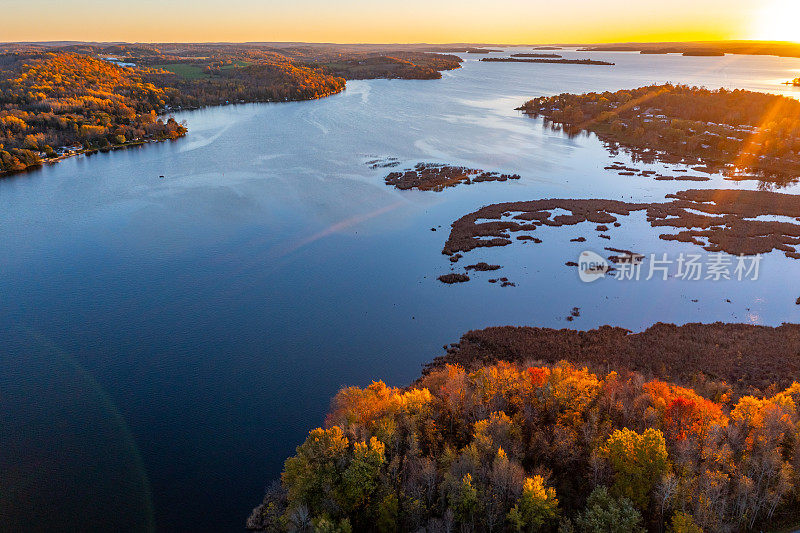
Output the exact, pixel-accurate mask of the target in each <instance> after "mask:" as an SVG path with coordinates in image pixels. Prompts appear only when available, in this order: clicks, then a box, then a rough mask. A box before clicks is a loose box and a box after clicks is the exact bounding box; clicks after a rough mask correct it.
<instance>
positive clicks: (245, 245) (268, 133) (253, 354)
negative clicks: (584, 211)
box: [0, 50, 800, 531]
mask: <svg viewBox="0 0 800 533" xmlns="http://www.w3.org/2000/svg"><path fill="white" fill-rule="evenodd" d="M517 51H524V50H517ZM564 55H565V56H567V57H585V56H586V55H587V54H585V53H577V52H565V54H564ZM591 56H592V57H593V58H597V59H608V60H610V61H614V62H616V63H617V64H616V66H615V67H603V66H583V65H540V64H526V63H520V64H511V63H480V62H479V61H477V59H476V58H475V56H469V55H467V56H465V58H466V61H465V63H464V67H463V68H462V69H459V70H456V71H452V72H446V73H444V78H443V79H442V80H439V81H404V80H374V81H353V82H349V83H348V88H347V90H346V91H345V92H344V93H342V94H339V95H335V96H332V97H329V98H325V99H323V100H318V101H313V102H296V103H285V104H258V105H255V104H254V105H238V106H228V107H219V108H209V109H204V110H199V111H193V112H186V113H181V114H180V115H179V116H178V117H177V118H178V119H180V120H186V121H187V123H188V126H189V131H190V133H189V135H188V136H187V137H186V138H185V139H181V140H178V141H175V142H169V143H163V144H158V145H149V146H145V147H142V148H138V149H130V150H126V151H117V152H113V153H109V154H98V155H95V156H91V157H79V158H73V159H69V160H66V161H64V162H62V163H59V164H57V165H55V166H50V167H46V168H44V169H42V170H40V171H37V172H33V173H29V174H24V175H19V176H14V177H10V178H6V179H3V180H0V228H2V235H3V237H2V239H0V298H2V305H1V306H0V321H1V322H0V323H2V324H3V327H2V329H1V330H0V343H2V344H1V346H2V348H1V349H0V395H2V402H0V427H1V428H2V430H0V467H1V468H2V475H0V513H1V514H2V516H3V517H4V518H3V520H4V522H5V523H4V528H5V529H9V530H13V529H19V528H20V527H22V526H25V527H26V528H27V529H40V530H41V529H46V528H48V527H55V528H57V529H62V528H68V527H69V526H72V525H75V528H76V529H82V530H104V529H105V530H110V529H114V530H120V531H124V530H144V529H151V528H156V529H158V530H162V531H177V530H193V531H224V530H238V529H241V528H242V526H243V523H244V520H245V518H246V516H247V515H248V513H249V511H250V509H251V508H252V507H253V506H254V505H255V504H257V503H258V502H259V500H260V498H261V495H262V493H263V489H264V487H265V486H266V484H267V483H268V482H269V480H270V479H273V478H275V477H276V476H277V475H278V474H279V472H280V469H281V466H282V461H283V460H284V458H285V457H286V456H288V455H289V454H291V453H292V451H293V450H294V447H295V446H296V445H297V444H299V443H300V442H301V441H302V440H303V438H304V435H305V434H306V433H307V431H308V430H309V429H310V428H312V427H315V426H318V425H320V424H321V423H322V422H323V417H324V413H325V411H326V409H327V405H328V402H329V399H330V397H331V396H332V395H333V394H334V393H335V391H336V390H337V389H338V388H339V387H340V386H342V385H350V384H357V385H365V384H368V383H369V382H370V380H372V379H379V378H382V379H384V380H386V381H387V382H388V383H390V384H392V385H404V384H407V383H409V382H410V381H411V380H413V379H414V378H415V377H416V376H418V374H419V371H420V366H421V365H422V364H423V363H424V362H426V361H429V360H430V359H432V358H433V357H434V356H436V355H439V354H440V353H441V352H442V345H443V344H446V343H449V342H454V341H456V340H457V339H458V337H459V336H460V335H461V334H462V333H464V332H465V331H467V330H469V329H473V328H482V327H486V326H491V325H505V324H518V325H539V326H550V327H567V326H570V327H577V328H591V327H595V326H598V325H602V324H613V325H619V326H623V327H626V328H629V329H632V330H637V331H638V330H641V329H643V328H646V327H648V326H649V325H651V324H652V323H654V322H656V321H666V322H676V323H685V322H692V321H702V322H712V321H716V320H721V321H744V322H752V323H758V324H769V325H777V324H780V323H781V322H784V321H797V320H798V319H800V313H798V306H796V305H795V299H796V298H797V297H798V296H800V292H797V293H796V292H792V291H791V290H789V291H787V288H790V287H793V286H794V283H793V282H794V280H795V279H796V273H797V269H798V266H800V263H798V262H796V261H793V260H789V259H787V258H785V257H784V256H783V254H782V253H772V254H769V255H768V256H767V257H766V258H765V259H764V261H763V262H762V265H761V276H760V279H759V280H758V281H757V282H736V281H731V282H681V281H678V280H674V279H671V280H669V281H667V282H662V281H651V282H638V283H623V282H615V281H613V280H602V281H600V282H598V283H594V284H590V285H587V284H582V283H581V282H580V281H579V280H578V277H577V274H576V272H575V270H574V269H570V268H568V267H566V266H564V262H565V261H568V260H575V258H577V255H578V253H579V252H580V251H582V250H585V249H589V250H599V251H602V249H603V247H604V246H616V247H619V248H627V249H633V250H635V251H638V252H642V253H650V252H659V253H661V252H665V253H669V254H670V255H677V254H678V253H680V252H690V251H691V252H696V251H697V248H695V247H693V246H691V245H688V244H681V243H667V242H664V241H661V240H659V239H658V233H659V232H658V231H657V230H655V229H653V228H651V227H650V226H649V224H647V222H646V221H645V220H644V214H643V213H635V214H633V215H631V217H629V218H627V219H626V220H625V223H624V224H623V226H622V227H621V228H617V229H614V230H613V231H612V232H611V234H612V236H613V240H612V241H610V242H609V241H603V240H601V239H598V238H597V237H596V232H594V230H593V227H594V225H593V224H586V225H579V226H572V227H567V228H544V229H542V230H541V232H540V233H539V234H538V236H539V237H541V238H542V239H543V240H544V242H543V243H542V244H539V245H521V244H515V245H513V246H508V247H505V248H494V249H490V250H478V251H474V252H471V253H470V254H468V255H467V257H466V258H465V259H463V260H462V263H460V264H461V265H463V264H468V263H473V262H476V261H480V260H486V261H488V262H491V263H500V264H502V265H504V269H503V270H502V271H501V272H502V275H503V276H507V277H508V278H510V279H511V280H512V281H514V282H516V283H517V287H514V288H501V287H499V286H497V285H493V284H490V283H488V282H487V281H486V280H487V279H488V278H489V277H495V276H496V275H498V274H499V273H478V274H475V275H474V276H473V278H474V279H473V280H472V281H471V282H469V283H466V284H462V285H455V286H446V285H443V284H441V283H439V282H438V281H436V276H438V275H440V274H443V273H446V272H449V270H450V263H449V261H447V258H446V257H444V256H442V255H441V253H440V252H441V248H442V245H443V243H444V241H445V240H446V238H447V234H448V231H447V229H448V227H449V225H450V223H451V222H452V221H453V220H455V219H456V218H458V217H460V216H462V215H464V214H466V213H468V212H471V211H474V210H475V209H477V208H479V207H481V206H482V205H485V204H488V203H494V202H501V201H513V200H533V199H538V198H547V197H556V198H592V197H598V198H613V199H623V200H628V201H648V202H650V201H660V200H663V198H664V195H665V194H667V193H669V192H674V191H676V190H682V189H688V188H697V187H725V188H755V187H757V186H758V184H757V183H755V182H742V183H732V182H728V181H724V180H722V179H721V178H720V177H718V176H717V177H715V178H714V180H712V181H711V182H705V183H682V182H657V181H654V180H652V179H647V178H642V177H628V176H619V175H618V174H617V173H616V172H614V171H607V170H603V167H604V166H606V165H607V164H608V163H609V162H610V161H611V159H610V158H609V156H608V154H607V152H606V151H605V149H604V148H603V146H602V145H601V144H600V143H599V142H598V141H597V140H596V139H595V138H594V137H592V136H585V135H583V136H579V137H575V138H568V137H565V136H564V135H562V134H561V133H559V132H556V131H551V130H549V129H547V128H544V127H543V125H542V123H541V121H539V120H534V119H530V118H527V117H524V116H522V115H520V114H519V112H517V111H515V110H514V108H515V107H517V106H519V105H520V104H522V103H523V102H524V101H525V100H527V99H529V98H531V97H534V96H540V95H550V94H556V93H560V92H583V91H594V90H617V89H621V88H633V87H638V86H640V85H644V84H649V83H662V82H667V81H671V82H684V83H690V84H699V85H705V86H707V87H710V88H716V87H727V88H736V87H739V88H747V89H754V90H762V91H771V92H783V93H785V94H790V95H793V96H798V95H800V91H797V90H796V89H792V88H789V87H786V86H783V85H780V82H781V81H784V80H787V79H791V78H794V77H796V76H797V72H798V71H800V60H798V59H779V58H773V57H745V56H742V57H737V56H727V57H724V58H684V57H681V56H677V55H669V56H653V55H639V54H636V53H593V54H591ZM376 157H398V158H400V159H401V160H402V161H403V163H404V164H408V165H412V164H414V163H416V162H419V161H432V162H441V163H453V164H462V165H467V166H470V167H475V168H484V169H487V170H497V171H502V172H514V173H518V174H520V175H521V176H522V179H521V180H519V181H514V182H505V183H483V184H478V185H473V186H469V187H457V188H453V189H448V190H446V191H445V192H442V193H435V192H419V191H407V192H400V191H396V190H394V189H391V188H388V187H386V186H385V185H384V184H383V176H384V174H385V172H386V170H381V169H377V170H372V169H370V168H369V167H368V166H367V165H365V164H364V163H365V162H366V161H368V160H370V159H374V158H376ZM622 160H625V161H627V159H624V158H623V159H622ZM161 175H163V176H165V177H164V178H163V179H162V178H159V176H161ZM786 191H787V192H797V188H796V187H789V188H788V189H786ZM430 228H437V231H431V230H430ZM537 231H539V230H537ZM578 235H586V236H587V237H588V238H589V240H588V241H587V242H585V243H581V244H576V243H571V242H569V239H570V238H573V237H575V236H578ZM728 299H729V300H730V302H728V301H726V300H728ZM576 306H577V307H580V308H581V317H580V318H578V319H576V320H575V321H574V322H567V321H566V320H565V317H566V316H567V315H568V314H569V312H570V310H571V309H572V307H576ZM78 524H79V525H80V526H81V527H80V528H78V527H77V525H78Z"/></svg>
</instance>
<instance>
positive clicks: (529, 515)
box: [508, 476, 558, 531]
mask: <svg viewBox="0 0 800 533" xmlns="http://www.w3.org/2000/svg"><path fill="white" fill-rule="evenodd" d="M557 516H558V499H557V498H556V490H555V489H554V488H552V487H545V485H544V479H543V478H542V476H534V477H529V478H527V479H526V480H525V486H524V487H523V489H522V495H521V496H520V498H519V500H518V501H517V503H516V505H514V507H513V508H512V509H511V511H509V513H508V521H509V523H510V524H511V527H512V528H514V530H515V531H539V530H541V529H542V527H543V526H545V525H546V524H548V523H550V522H553V521H554V520H555V519H556V518H557Z"/></svg>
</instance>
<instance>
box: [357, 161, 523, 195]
mask: <svg viewBox="0 0 800 533" xmlns="http://www.w3.org/2000/svg"><path fill="white" fill-rule="evenodd" d="M370 163H371V165H370V166H372V168H381V167H380V166H375V165H376V163H375V162H369V163H368V164H370ZM392 163H394V162H393V161H391V162H389V163H388V164H389V165H392ZM518 179H520V176H519V175H518V174H501V173H499V172H489V171H486V170H481V169H475V168H467V167H458V166H452V165H442V164H438V163H417V164H416V165H415V166H414V168H412V169H408V170H404V171H402V172H392V173H390V174H389V175H387V176H386V178H385V181H386V185H391V186H394V187H396V188H398V189H400V190H404V191H405V190H409V189H419V190H421V191H437V192H439V191H442V190H444V189H445V188H447V187H455V186H456V185H460V184H463V185H472V184H473V183H481V182H484V181H507V180H518Z"/></svg>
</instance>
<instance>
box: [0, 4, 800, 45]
mask: <svg viewBox="0 0 800 533" xmlns="http://www.w3.org/2000/svg"><path fill="white" fill-rule="evenodd" d="M10 3H11V5H10V6H9V7H6V8H4V12H5V13H6V14H8V13H11V16H10V17H8V18H7V20H9V21H10V20H13V24H7V25H6V26H7V27H4V28H3V29H2V30H0V41H6V42H13V41H95V42H164V43H166V42H335V43H421V42H424V43H432V44H438V43H496V44H509V45H514V44H537V43H538V44H541V43H609V42H665V41H674V42H677V41H720V40H749V39H757V40H774V41H795V42H800V25H798V24H797V22H796V21H797V20H800V1H798V0H760V1H759V0H673V1H671V2H663V1H661V0H658V1H655V0H653V1H643V0H640V1H639V2H638V3H636V4H632V3H631V2H630V1H629V0H605V1H603V2H598V1H596V0H591V1H590V0H564V1H563V2H560V3H554V2H551V1H543V0H505V1H502V2H495V3H489V4H487V3H486V2H485V1H477V0H460V1H456V0H439V1H437V2H430V1H423V0H404V1H403V2H399V1H397V0H383V1H381V0H372V1H371V2H367V1H366V0H340V1H338V2H332V1H323V0H294V1H292V2H291V3H290V2H286V1H284V2H280V3H279V2H275V1H263V0H261V1H258V0H229V1H227V2H212V1H209V0H196V1H194V2H191V1H189V0H172V1H170V2H156V1H155V0H137V1H135V2H133V1H127V2H126V1H122V2H116V3H113V4H112V3H107V2H100V1H99V0H82V1H80V2H77V3H75V4H73V5H70V6H69V7H67V6H66V5H62V4H56V3H53V2H52V0H28V1H27V2H22V1H20V0H10ZM796 28H798V29H796Z"/></svg>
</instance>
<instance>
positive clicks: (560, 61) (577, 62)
mask: <svg viewBox="0 0 800 533" xmlns="http://www.w3.org/2000/svg"><path fill="white" fill-rule="evenodd" d="M481 61H487V62H496V63H552V64H557V65H608V66H613V65H614V63H610V62H608V61H598V60H596V59H543V58H540V59H536V58H531V59H523V58H518V57H484V58H481Z"/></svg>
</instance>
